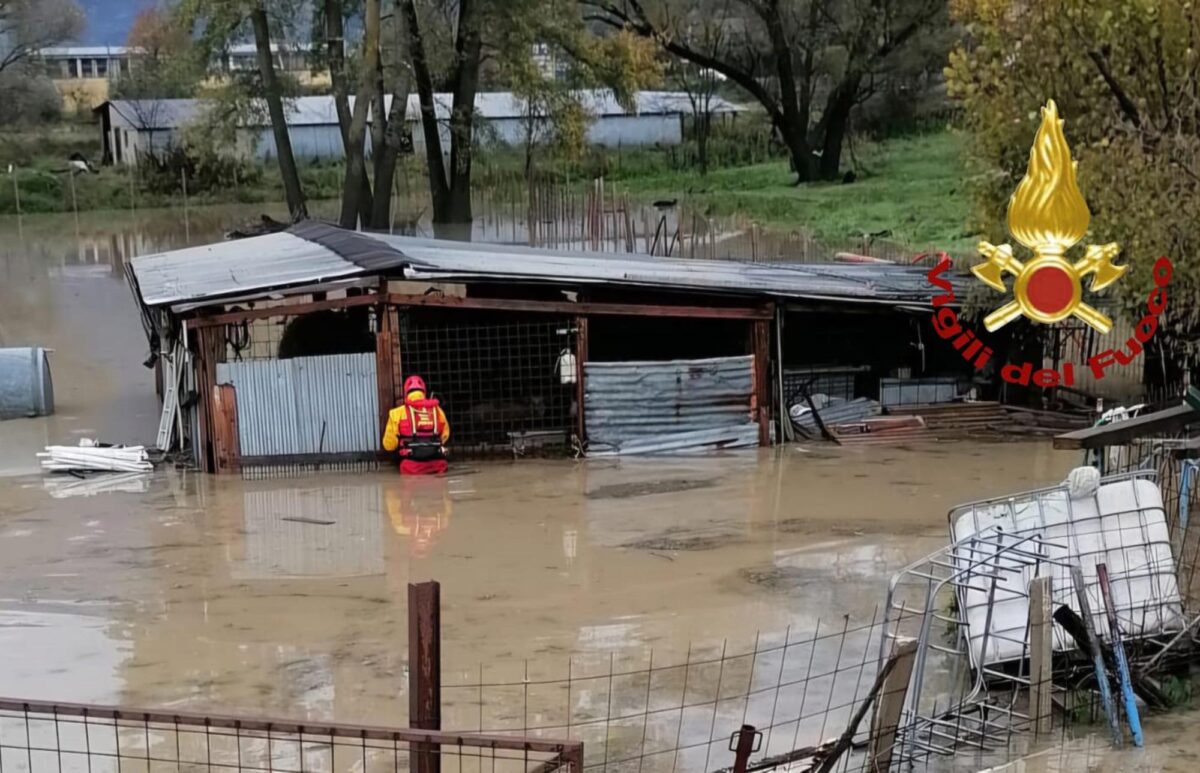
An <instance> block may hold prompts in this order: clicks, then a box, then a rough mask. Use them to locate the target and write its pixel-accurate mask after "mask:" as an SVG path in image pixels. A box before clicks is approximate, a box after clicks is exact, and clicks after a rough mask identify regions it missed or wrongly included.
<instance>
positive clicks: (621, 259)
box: [128, 222, 969, 472]
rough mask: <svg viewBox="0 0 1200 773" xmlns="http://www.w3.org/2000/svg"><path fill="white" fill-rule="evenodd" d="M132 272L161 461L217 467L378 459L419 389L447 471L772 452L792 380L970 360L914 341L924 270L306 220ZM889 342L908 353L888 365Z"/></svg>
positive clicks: (924, 316)
mask: <svg viewBox="0 0 1200 773" xmlns="http://www.w3.org/2000/svg"><path fill="white" fill-rule="evenodd" d="M128 278H129V281H130V283H131V285H132V287H133V289H134V292H135V295H136V296H137V298H138V299H139V301H140V303H141V306H142V311H143V322H144V324H145V326H146V330H147V333H148V335H149V337H150V340H151V346H152V349H153V350H154V351H155V352H156V353H157V354H158V366H157V371H158V373H159V374H160V389H161V393H162V396H163V414H162V422H161V424H160V427H159V435H158V446H159V447H160V448H163V449H169V448H181V449H187V450H189V451H190V453H191V455H192V456H193V457H194V461H195V463H196V464H197V465H198V466H199V467H200V468H201V469H203V470H206V471H214V472H219V471H232V470H237V469H242V468H253V467H263V466H268V467H279V466H292V465H300V466H304V465H313V464H323V465H328V464H347V463H375V462H377V461H378V460H379V459H380V458H381V456H380V445H379V440H380V435H381V430H382V427H383V425H384V424H385V422H386V417H387V413H388V410H389V409H390V408H392V407H394V406H395V405H396V404H398V403H399V402H400V401H401V399H402V394H401V385H402V383H403V380H404V378H405V377H406V376H407V375H410V374H420V375H421V376H423V377H424V378H425V379H426V381H427V382H428V383H429V385H430V388H431V390H432V392H433V394H434V396H436V397H437V398H438V399H439V400H440V401H441V403H442V405H443V407H444V408H445V409H446V412H447V414H448V416H449V418H450V423H451V426H452V428H453V440H452V451H453V454H454V455H455V457H456V458H461V457H464V456H471V455H486V454H497V453H501V454H506V455H540V456H546V455H563V456H566V455H576V456H578V455H584V454H586V455H592V456H594V455H605V454H622V453H625V454H628V453H652V452H656V451H671V450H681V449H694V448H731V447H748V446H754V445H768V444H770V443H772V442H773V441H775V440H779V439H787V438H788V437H790V433H791V431H792V426H791V423H790V422H789V421H788V411H787V407H788V406H790V405H791V404H792V403H793V402H794V401H795V392H796V385H795V383H794V381H795V379H797V378H801V379H802V380H803V383H804V385H806V387H807V388H808V389H810V390H811V389H826V390H827V391H833V390H834V388H836V389H841V390H843V391H844V392H845V393H846V395H847V396H855V395H856V394H870V393H872V392H874V391H877V390H878V379H879V377H881V376H891V375H895V374H897V373H900V374H902V375H905V376H913V377H917V378H921V377H924V376H930V375H932V376H938V377H941V378H945V377H947V375H948V376H949V378H950V379H952V380H957V381H958V382H961V381H963V380H967V381H969V370H968V367H969V366H968V365H966V364H965V363H964V362H963V361H962V359H961V358H957V359H955V357H953V356H947V357H946V358H945V362H933V361H931V360H930V359H928V358H927V357H926V355H925V353H924V352H918V351H917V349H916V348H915V347H910V346H907V344H908V343H909V339H910V334H911V333H912V331H913V330H915V329H916V328H915V327H914V326H920V325H928V324H929V323H928V319H929V314H930V306H929V303H930V296H931V293H930V291H929V286H928V283H927V282H926V280H925V276H924V270H923V269H920V268H915V267H906V266H882V265H842V264H831V265H779V264H747V263H737V262H729V261H711V260H685V259H669V258H661V257H652V256H646V255H631V254H612V253H583V252H567V251H551V250H538V249H531V248H528V247H524V246H509V245H483V244H473V243H463V242H450V241H439V240H429V239H418V238H413V237H403V236H393V235H389V234H375V233H361V232H353V231H346V230H341V229H338V228H335V227H332V226H329V225H325V224H321V223H315V222H308V223H302V224H300V225H297V226H294V227H292V228H290V229H289V230H287V231H284V232H280V233H274V234H268V235H264V236H257V237H253V238H248V239H241V240H236V241H228V242H222V243H217V244H212V245H208V246H203V247H193V248H187V249H183V250H177V251H173V252H168V253H163V254H158V255H148V256H143V257H140V258H136V259H134V260H133V261H131V263H130V264H129V267H128ZM916 335H917V336H919V335H920V334H919V331H918V332H917V333H916ZM926 335H928V333H926ZM897 336H899V338H902V339H904V344H905V345H904V346H901V347H899V349H900V351H902V352H907V355H900V356H897V355H894V354H891V355H888V356H887V357H882V356H881V355H880V352H883V351H894V350H895V349H896V347H894V346H892V345H891V344H892V343H893V340H892V339H897ZM897 340H899V339H897ZM954 354H955V353H954V352H953V350H951V351H950V352H949V355H954ZM831 362H832V363H833V364H830V363H831ZM955 368H957V372H956V371H955V370H954V369H955ZM821 379H825V380H824V381H821ZM831 379H832V381H831Z"/></svg>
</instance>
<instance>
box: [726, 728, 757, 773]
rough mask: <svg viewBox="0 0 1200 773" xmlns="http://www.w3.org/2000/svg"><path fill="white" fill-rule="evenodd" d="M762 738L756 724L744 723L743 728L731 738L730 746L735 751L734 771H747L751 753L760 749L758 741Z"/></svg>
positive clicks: (743, 772) (735, 772) (739, 772)
mask: <svg viewBox="0 0 1200 773" xmlns="http://www.w3.org/2000/svg"><path fill="white" fill-rule="evenodd" d="M760 738H762V734H761V733H759V732H758V731H757V730H756V729H755V728H754V725H742V728H741V729H740V730H738V731H737V732H736V733H734V734H733V736H732V737H730V739H729V748H730V749H731V750H732V751H733V773H746V766H747V765H748V764H749V763H750V755H751V754H753V753H754V752H756V751H758V746H757V745H756V743H755V742H756V741H758V740H759V739H760Z"/></svg>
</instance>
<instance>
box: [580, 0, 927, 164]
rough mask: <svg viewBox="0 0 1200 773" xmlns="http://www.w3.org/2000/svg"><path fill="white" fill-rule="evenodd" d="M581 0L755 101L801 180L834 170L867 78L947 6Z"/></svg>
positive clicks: (913, 0)
mask: <svg viewBox="0 0 1200 773" xmlns="http://www.w3.org/2000/svg"><path fill="white" fill-rule="evenodd" d="M580 2H581V3H582V4H583V6H584V7H585V9H586V11H587V19H588V20H589V21H594V22H600V23H603V24H606V25H608V26H610V27H612V28H615V29H623V30H630V31H632V32H635V33H636V34H638V35H641V36H643V37H646V38H650V39H652V40H655V41H657V42H658V44H659V45H660V46H661V47H662V48H663V50H665V51H666V52H667V53H669V54H671V55H673V56H676V57H678V58H680V59H683V60H686V61H688V62H691V63H692V64H693V65H695V66H697V67H700V68H706V69H710V70H713V71H715V72H717V73H720V74H721V75H722V76H724V77H725V78H727V79H729V80H730V81H732V82H733V83H734V84H736V85H737V86H739V87H740V88H741V89H742V90H744V91H745V92H746V93H747V94H749V95H750V96H752V97H753V98H754V99H756V100H757V101H758V102H759V103H760V104H761V105H762V106H763V108H764V109H765V110H766V111H767V115H768V116H769V117H770V120H771V123H772V124H773V126H774V128H775V131H776V132H777V133H778V135H779V137H780V139H781V140H782V141H783V143H784V144H785V145H786V146H787V149H788V154H789V156H790V157H791V161H792V167H793V168H794V169H795V172H796V176H797V180H798V181H801V182H803V181H808V180H815V179H825V180H831V179H835V178H836V177H837V176H838V171H839V166H840V163H841V154H842V146H843V144H844V142H845V138H846V134H847V132H848V130H849V124H850V113H851V111H852V110H853V108H854V106H855V105H856V104H857V103H858V102H859V100H860V98H861V93H862V89H863V88H864V86H865V85H866V84H868V83H869V82H870V78H871V75H872V74H873V73H874V72H875V71H876V70H877V69H878V68H879V67H880V66H881V65H882V64H883V63H884V62H885V61H886V60H887V59H888V57H890V56H891V55H892V54H893V53H894V52H896V51H898V50H899V49H901V48H902V47H903V46H905V45H907V44H908V43H909V42H910V41H911V40H912V39H913V38H914V37H915V36H917V35H918V33H919V32H921V31H922V30H923V29H925V28H926V27H927V26H928V25H930V24H931V23H932V22H933V21H934V20H935V19H936V18H937V17H938V16H939V15H941V14H944V13H945V10H946V0H713V1H712V2H704V3H702V4H700V5H698V4H697V3H695V2H684V1H683V0H619V1H618V0H580ZM699 14H702V15H703V17H704V18H705V23H704V24H703V25H700V26H697V25H696V24H695V19H696V18H697V15H699ZM714 26H719V27H721V28H722V29H723V32H722V35H721V37H720V42H721V45H720V46H719V47H717V48H716V49H715V50H714V49H712V48H710V47H709V46H708V45H707V44H708V43H711V42H712V41H711V40H706V39H705V37H704V36H703V35H701V34H698V32H702V31H703V30H710V29H712V28H713V27H714ZM819 94H823V95H824V102H823V104H822V105H818V103H817V99H818V95H819Z"/></svg>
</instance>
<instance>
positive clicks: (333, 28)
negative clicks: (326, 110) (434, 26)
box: [325, 0, 371, 228]
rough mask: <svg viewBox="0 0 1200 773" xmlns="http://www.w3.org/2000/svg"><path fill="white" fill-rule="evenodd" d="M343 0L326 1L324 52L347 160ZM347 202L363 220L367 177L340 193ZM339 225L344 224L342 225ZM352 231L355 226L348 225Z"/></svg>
mask: <svg viewBox="0 0 1200 773" xmlns="http://www.w3.org/2000/svg"><path fill="white" fill-rule="evenodd" d="M342 11H343V0H325V49H326V54H327V56H328V57H329V80H330V82H331V84H332V86H333V105H334V108H335V109H336V110H337V117H338V127H339V128H340V129H341V134H342V155H343V156H344V157H345V158H346V159H349V158H350V144H351V143H350V124H351V123H352V121H353V118H352V114H351V112H350V84H349V83H347V82H346V33H345V29H344V22H343V21H342ZM347 199H349V200H350V206H353V207H355V208H357V210H358V213H359V215H360V216H361V217H362V218H363V220H366V219H367V217H368V216H369V215H370V212H371V181H370V180H368V179H367V177H366V175H365V174H363V175H359V176H358V183H357V185H351V184H349V182H348V183H347V187H346V188H345V190H343V191H342V203H343V205H345V204H346V201H347ZM341 225H344V226H345V225H346V224H345V223H341ZM347 227H349V228H353V227H354V225H353V224H350V225H349V226H347Z"/></svg>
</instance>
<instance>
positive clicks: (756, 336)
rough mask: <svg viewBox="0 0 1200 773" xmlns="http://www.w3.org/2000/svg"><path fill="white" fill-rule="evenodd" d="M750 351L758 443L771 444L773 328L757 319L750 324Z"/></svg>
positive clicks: (761, 444) (764, 321)
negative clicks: (752, 362) (752, 356)
mask: <svg viewBox="0 0 1200 773" xmlns="http://www.w3.org/2000/svg"><path fill="white" fill-rule="evenodd" d="M750 351H751V353H752V354H753V355H754V379H753V382H754V395H753V401H752V406H753V409H754V418H755V421H757V422H758V444H759V445H760V446H769V445H771V376H770V373H771V328H770V325H769V323H768V321H767V320H764V319H757V320H755V321H754V322H753V323H752V324H751V326H750Z"/></svg>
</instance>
